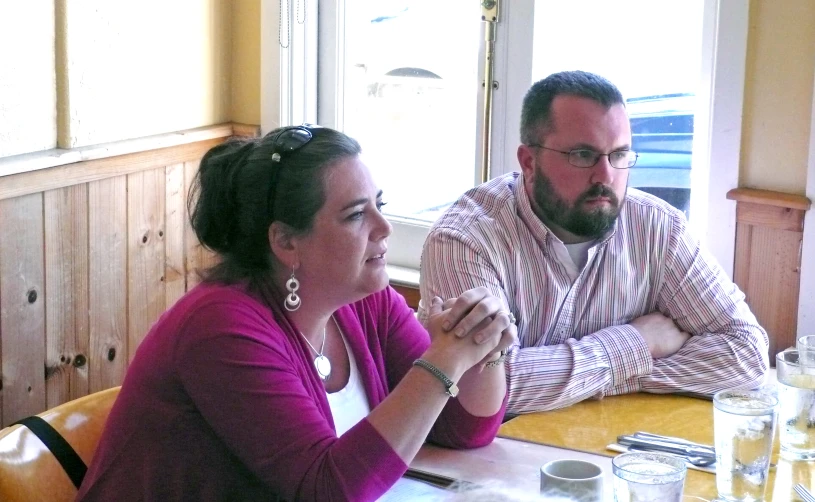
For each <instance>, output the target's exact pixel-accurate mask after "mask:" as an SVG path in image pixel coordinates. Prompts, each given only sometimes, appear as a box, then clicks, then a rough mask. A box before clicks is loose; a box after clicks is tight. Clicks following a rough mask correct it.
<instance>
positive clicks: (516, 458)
mask: <svg viewBox="0 0 815 502" xmlns="http://www.w3.org/2000/svg"><path fill="white" fill-rule="evenodd" d="M636 431H648V432H653V433H656V434H664V435H668V436H676V437H682V438H685V439H689V440H691V441H695V442H699V443H705V444H713V403H712V402H711V401H707V400H703V399H697V398H691V397H683V396H674V395H655V394H631V395H625V396H614V397H608V398H605V399H602V400H599V401H594V400H590V401H583V402H581V403H578V404H575V405H573V406H570V407H568V408H564V409H561V410H554V411H548V412H540V413H531V414H528V415H521V416H519V417H517V418H514V419H512V420H510V421H508V422H507V423H505V424H504V425H503V426H502V427H501V430H500V431H499V438H498V439H497V440H496V441H495V442H494V443H493V444H491V445H489V446H486V447H484V448H479V449H475V450H464V451H453V450H447V449H444V448H437V447H432V446H427V447H425V448H423V449H422V451H421V452H420V453H419V455H418V456H417V457H416V460H415V461H414V462H413V463H412V464H411V467H415V468H418V469H422V470H426V471H429V472H435V473H438V474H442V475H445V476H449V477H452V478H455V479H461V480H465V481H471V482H474V483H487V484H499V485H500V484H503V485H505V486H511V487H514V488H516V489H518V490H522V491H524V492H527V493H537V492H538V489H539V480H540V467H541V466H542V465H543V464H545V463H546V462H548V461H549V460H555V459H563V458H570V459H584V460H589V461H591V462H595V463H597V464H598V465H600V467H602V468H603V470H604V472H605V481H606V482H605V485H606V488H607V491H608V493H609V494H610V493H611V492H610V489H611V484H612V476H613V475H612V472H611V457H612V456H614V455H616V453H614V452H611V451H608V450H607V449H606V446H607V445H608V444H610V443H614V442H616V439H617V436H618V435H620V434H630V433H633V432H636ZM777 450H778V440H777V438H776V452H775V454H774V455H773V462H775V463H777V466H776V467H775V468H772V469H771V470H770V476H769V480H768V483H769V484H768V487H767V491H766V497H767V498H766V499H767V500H768V501H777V502H788V501H797V500H800V499H799V498H798V496H797V495H796V494H795V492H794V491H793V490H792V487H793V486H794V485H795V483H803V484H804V485H805V486H809V487H815V462H790V461H787V460H784V459H780V458H779V457H778V455H777ZM684 493H685V494H686V495H695V496H698V497H701V498H703V499H706V500H710V499H714V498H715V497H716V495H717V493H716V477H715V475H713V474H709V473H706V472H700V471H696V470H690V469H689V470H688V476H687V479H686V481H685V492H684Z"/></svg>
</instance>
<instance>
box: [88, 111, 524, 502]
mask: <svg viewBox="0 0 815 502" xmlns="http://www.w3.org/2000/svg"><path fill="white" fill-rule="evenodd" d="M359 152H360V149H359V145H358V144H357V143H356V141H354V140H352V139H351V138H349V137H347V136H345V135H344V134H342V133H340V132H337V131H334V130H331V129H328V128H319V127H311V126H297V127H286V128H281V129H277V130H275V131H272V132H271V133H270V134H268V135H267V136H266V137H264V138H263V139H259V140H250V141H240V142H237V141H233V142H228V143H226V144H222V145H219V146H216V147H214V148H213V149H212V150H210V151H209V152H207V154H206V155H205V156H204V158H203V159H202V160H201V167H200V171H199V174H198V177H197V180H196V184H195V187H194V190H193V191H192V193H191V197H190V202H191V204H190V207H191V214H192V226H193V229H194V230H195V232H196V235H197V236H198V238H199V240H200V241H201V243H202V244H204V245H205V246H207V247H208V248H210V249H213V250H215V251H216V252H218V254H219V255H220V256H221V259H222V261H221V263H220V264H219V265H217V266H216V267H214V269H212V270H211V271H210V272H209V273H208V275H207V276H206V281H205V282H204V283H202V284H201V285H199V286H198V287H196V288H194V289H193V290H191V291H190V292H189V293H187V295H185V296H184V297H183V298H182V299H181V300H179V301H178V303H176V305H174V306H173V307H172V308H171V309H170V310H169V311H168V312H166V313H165V314H164V315H163V316H162V317H161V319H159V321H158V322H157V323H156V324H155V326H154V327H153V328H152V329H151V331H150V333H148V335H147V336H146V337H145V339H144V341H143V342H142V344H141V345H140V347H139V349H138V351H137V353H136V355H135V358H134V360H133V362H132V363H131V365H130V367H129V369H128V372H127V376H126V378H125V380H124V383H123V386H122V390H121V393H120V395H119V398H118V399H117V401H116V404H115V406H114V407H113V410H112V411H111V414H110V417H109V419H108V422H107V424H106V428H105V432H104V433H103V435H102V439H101V440H100V443H99V446H98V448H97V451H96V454H95V455H94V458H93V462H92V463H91V466H90V468H89V470H88V474H87V476H86V478H85V481H84V483H83V485H82V487H81V489H80V491H79V495H78V498H77V500H81V501H90V500H103V501H109V500H117V501H121V500H157V501H158V500H160V501H168V500H182V499H183V500H230V501H231V500H269V499H274V498H276V497H277V498H282V499H286V500H295V499H296V500H355V501H356V500H374V499H376V498H378V497H379V496H380V495H382V494H383V493H384V492H385V491H387V490H388V488H389V487H390V486H392V485H393V484H394V483H395V482H396V481H397V480H398V479H399V478H400V476H402V474H403V473H404V472H405V470H406V469H407V465H408V463H409V462H410V461H411V459H413V457H414V455H415V454H416V452H417V451H418V450H419V448H420V446H421V445H422V443H423V442H424V441H425V439H426V438H427V439H430V440H431V441H434V442H437V443H439V444H442V445H446V446H450V447H456V448H461V447H475V446H480V445H484V444H486V443H489V442H490V441H491V440H492V439H493V437H494V435H495V433H496V431H497V428H498V426H499V425H500V422H501V419H502V416H503V411H504V407H505V404H506V382H505V379H504V371H503V365H502V364H500V362H501V361H502V359H501V357H502V355H501V354H502V350H503V349H505V348H506V347H508V346H509V345H511V344H512V343H513V341H514V340H515V328H514V326H512V325H511V324H510V322H509V318H508V315H507V314H506V313H504V312H503V311H501V304H500V302H499V300H498V299H497V298H495V297H493V296H491V295H489V294H488V293H487V292H486V290H483V289H477V290H471V291H468V292H466V293H464V294H463V295H461V297H459V298H457V299H449V300H447V301H446V302H445V303H444V304H442V302H441V300H440V299H434V300H433V303H432V306H431V307H430V312H429V318H428V320H427V322H426V325H427V329H425V328H423V327H422V325H421V324H419V322H418V321H417V320H416V319H415V316H414V315H413V312H412V311H411V310H410V309H409V308H408V307H407V305H406V304H405V302H404V299H403V298H402V297H401V296H399V295H398V294H397V293H396V292H394V290H393V289H391V288H390V287H388V277H387V275H386V272H385V254H386V251H387V238H388V235H389V234H390V232H391V226H390V224H389V223H388V222H387V220H385V218H384V217H383V216H382V214H381V213H380V209H381V207H382V205H383V204H384V203H383V202H382V192H381V191H379V190H378V189H377V188H376V186H375V185H374V183H373V181H372V179H371V175H370V173H369V171H368V169H367V168H366V167H365V165H364V164H363V163H362V162H361V161H360V159H359ZM428 332H429V336H428ZM456 387H458V389H460V390H459V391H458V394H457V398H455V399H451V398H450V395H455V394H456V390H457V389H456Z"/></svg>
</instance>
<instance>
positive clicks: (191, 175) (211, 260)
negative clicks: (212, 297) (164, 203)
mask: <svg viewBox="0 0 815 502" xmlns="http://www.w3.org/2000/svg"><path fill="white" fill-rule="evenodd" d="M200 162H201V161H200V159H199V160H196V161H191V162H185V163H184V185H185V188H184V194H185V200H186V197H187V196H188V195H189V193H190V188H191V186H192V182H193V180H194V179H195V173H197V172H198V165H199V164H200ZM185 215H186V216H185V219H184V228H185V235H184V246H185V251H184V257H185V264H184V265H185V270H186V273H187V291H189V290H191V289H192V288H194V287H195V286H196V285H197V284H198V283H199V282H201V275H200V274H201V272H202V271H204V270H206V269H207V268H208V267H211V266H212V265H214V264H215V263H217V258H216V255H215V253H213V252H212V251H210V250H208V249H206V248H205V247H204V246H202V245H201V243H200V242H198V238H197V237H196V236H195V232H193V230H192V226H191V225H190V216H189V214H188V213H186V212H185Z"/></svg>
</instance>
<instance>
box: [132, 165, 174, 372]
mask: <svg viewBox="0 0 815 502" xmlns="http://www.w3.org/2000/svg"><path fill="white" fill-rule="evenodd" d="M164 176H165V170H164V168H160V169H152V170H149V171H144V172H140V173H133V174H129V175H128V176H127V234H128V238H127V240H128V252H127V285H128V295H127V313H128V316H127V321H128V323H127V354H128V362H129V361H132V360H133V356H134V355H135V353H136V348H137V347H138V346H139V344H140V343H141V341H142V339H143V338H144V336H145V335H146V334H147V332H148V331H149V330H150V327H151V326H152V325H153V323H154V322H155V321H156V320H157V319H158V318H159V316H160V315H161V313H162V312H164V308H165V306H166V301H165V285H164V214H165V198H166V189H165V179H164Z"/></svg>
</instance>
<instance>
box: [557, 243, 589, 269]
mask: <svg viewBox="0 0 815 502" xmlns="http://www.w3.org/2000/svg"><path fill="white" fill-rule="evenodd" d="M593 245H594V241H593V240H592V241H589V242H578V243H577V244H564V246H566V251H568V252H569V256H571V257H572V261H573V262H574V265H575V266H576V267H577V269H578V270H583V267H585V266H586V261H588V259H589V248H591V247H592V246H593Z"/></svg>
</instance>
